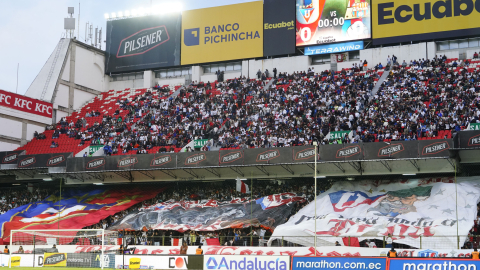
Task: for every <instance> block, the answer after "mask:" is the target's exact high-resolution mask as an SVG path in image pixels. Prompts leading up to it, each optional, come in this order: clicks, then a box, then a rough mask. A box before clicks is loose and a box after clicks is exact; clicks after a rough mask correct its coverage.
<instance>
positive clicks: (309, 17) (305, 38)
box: [296, 0, 372, 46]
mask: <svg viewBox="0 0 480 270" xmlns="http://www.w3.org/2000/svg"><path fill="white" fill-rule="evenodd" d="M296 30H297V36H296V44H297V46H305V45H314V44H315V45H316V44H325V43H335V42H342V41H352V40H361V39H367V38H371V35H372V34H371V33H372V31H371V26H370V0H347V1H337V0H297V4H296Z"/></svg>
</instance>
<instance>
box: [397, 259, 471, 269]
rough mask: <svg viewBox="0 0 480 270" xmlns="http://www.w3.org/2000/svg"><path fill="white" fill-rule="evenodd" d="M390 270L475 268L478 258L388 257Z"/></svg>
mask: <svg viewBox="0 0 480 270" xmlns="http://www.w3.org/2000/svg"><path fill="white" fill-rule="evenodd" d="M389 269H390V270H476V269H480V261H479V260H471V259H470V260H462V259H455V260H442V259H430V260H429V259H390V261H389Z"/></svg>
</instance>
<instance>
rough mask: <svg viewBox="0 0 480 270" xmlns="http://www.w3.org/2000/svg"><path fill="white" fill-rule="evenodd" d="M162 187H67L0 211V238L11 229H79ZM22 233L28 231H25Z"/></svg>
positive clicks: (155, 192)
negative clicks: (0, 228)
mask: <svg viewBox="0 0 480 270" xmlns="http://www.w3.org/2000/svg"><path fill="white" fill-rule="evenodd" d="M163 189H164V188H155V187H150V186H148V187H147V186H144V187H142V188H121V189H108V188H94V189H88V190H87V189H73V188H72V189H68V190H66V191H63V192H62V195H61V197H59V194H56V195H52V196H49V197H48V198H46V199H45V200H43V201H39V202H35V203H30V204H26V205H23V206H20V207H17V208H14V209H12V210H9V211H7V212H6V213H5V214H3V215H0V225H1V227H2V232H1V233H2V234H1V238H3V240H4V242H9V241H10V231H11V230H51V229H60V230H61V229H82V228H84V227H87V226H91V225H94V224H97V223H98V222H99V221H100V220H102V219H104V218H107V217H108V216H110V215H114V214H115V213H117V212H120V211H123V210H126V209H128V208H130V207H131V206H133V205H135V204H137V203H139V202H142V201H144V200H149V199H151V198H153V197H155V196H156V195H157V194H158V193H160V192H162V191H163ZM75 234H76V232H75V231H73V232H63V235H65V236H70V235H75ZM22 235H24V234H23V233H18V232H16V233H15V236H14V238H16V237H20V238H21V237H22ZM24 237H31V235H30V234H29V235H26V233H25V235H24ZM14 240H15V239H14ZM45 240H46V239H40V237H36V239H35V241H37V242H38V244H39V245H40V244H41V242H42V241H45ZM60 240H63V241H66V243H65V244H67V243H69V242H70V241H72V239H71V238H69V237H67V238H64V239H60ZM59 244H61V243H59Z"/></svg>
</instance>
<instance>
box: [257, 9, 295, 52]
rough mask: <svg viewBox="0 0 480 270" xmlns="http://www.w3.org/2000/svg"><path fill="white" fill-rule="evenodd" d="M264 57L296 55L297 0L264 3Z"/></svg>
mask: <svg viewBox="0 0 480 270" xmlns="http://www.w3.org/2000/svg"><path fill="white" fill-rule="evenodd" d="M263 35H264V37H263V56H273V55H282V54H293V53H295V0H264V1H263Z"/></svg>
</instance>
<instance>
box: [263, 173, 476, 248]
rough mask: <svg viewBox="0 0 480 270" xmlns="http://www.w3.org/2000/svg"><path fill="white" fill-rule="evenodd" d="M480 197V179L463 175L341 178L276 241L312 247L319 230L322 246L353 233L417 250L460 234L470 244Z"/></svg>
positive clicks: (274, 236) (453, 240) (278, 230)
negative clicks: (348, 179) (469, 233)
mask: <svg viewBox="0 0 480 270" xmlns="http://www.w3.org/2000/svg"><path fill="white" fill-rule="evenodd" d="M455 190H457V191H458V193H456V192H455ZM479 200H480V178H479V177H469V178H457V184H455V179H453V178H427V179H406V180H398V181H393V180H384V181H371V180H365V181H343V182H336V183H334V184H333V186H332V187H331V188H330V189H329V190H328V191H327V192H325V193H322V194H321V195H320V196H319V197H318V199H317V201H316V202H312V203H310V204H309V205H307V206H305V207H304V208H302V209H301V210H300V211H299V212H298V213H297V214H296V215H294V216H292V217H291V218H290V219H289V220H288V221H287V222H286V223H285V224H282V225H280V226H278V227H277V228H276V229H275V231H274V232H273V234H272V237H271V238H270V241H273V240H274V239H277V238H279V239H283V240H286V241H291V242H293V243H298V244H301V245H305V246H311V245H313V244H314V237H313V236H314V235H315V233H316V235H317V245H326V244H331V243H335V241H339V242H342V237H347V236H350V237H358V240H359V241H363V240H365V239H379V240H383V239H384V237H387V235H388V234H391V235H393V236H394V237H393V241H394V242H395V243H401V244H406V245H409V246H411V247H416V248H420V247H422V248H432V249H434V248H441V247H442V246H443V247H444V246H447V245H449V246H457V237H456V235H457V232H458V235H460V237H459V241H460V243H464V242H465V240H466V236H467V235H468V232H469V231H470V229H471V228H472V226H473V220H474V219H475V218H476V215H477V207H476V205H477V203H478V202H479ZM315 203H316V210H317V212H316V219H317V221H316V226H317V230H315ZM457 211H458V219H457ZM457 221H458V222H457ZM306 236H310V237H306ZM282 237H283V238H282ZM440 237H441V238H440ZM319 243H320V244H319Z"/></svg>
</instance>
